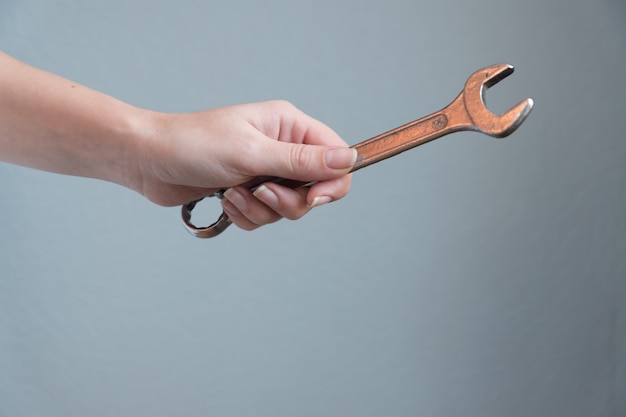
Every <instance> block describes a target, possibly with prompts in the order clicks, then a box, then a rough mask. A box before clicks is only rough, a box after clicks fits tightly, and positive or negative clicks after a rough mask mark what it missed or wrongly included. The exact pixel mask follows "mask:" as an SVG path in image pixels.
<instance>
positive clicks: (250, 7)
mask: <svg viewBox="0 0 626 417" xmlns="http://www.w3.org/2000/svg"><path fill="white" fill-rule="evenodd" d="M625 45H626V6H625V4H624V2H623V1H621V0H612V1H610V0H604V1H602V0H598V1H594V2H583V1H572V0H552V1H545V0H525V1H512V0H504V1H503V0H479V1H465V0H449V1H437V2H434V1H430V2H426V1H424V2H418V1H396V0H386V1H379V2H374V1H365V2H364V1H341V0H340V1H337V0H333V1H328V0H316V1H309V2H306V3H304V2H286V1H277V0H264V1H256V2H255V1H221V2H217V1H192V0H184V1H181V0H179V1H162V0H159V1H154V0H153V1H148V0H139V1H129V0H107V1H99V2H93V1H92V2H89V1H83V0H61V1H47V0H20V1H19V2H18V1H8V0H2V1H1V2H0V48H1V49H2V50H4V51H6V52H7V53H9V54H12V55H14V56H16V57H17V58H19V59H21V60H23V61H26V62H27V63H29V64H32V65H35V66H38V67H41V68H43V69H46V70H48V71H51V72H54V73H57V74H60V75H62V76H64V77H67V78H70V79H72V80H74V81H76V82H80V83H83V84H85V85H87V86H89V87H92V88H94V89H97V90H100V91H103V92H105V93H108V94H111V95H113V96H115V97H118V98H120V99H122V100H124V101H127V102H129V103H131V104H134V105H137V106H142V107H146V108H150V109H155V110H160V111H169V112H184V111H192V110H201V109H205V108H212V107H218V106H223V105H227V104H234V103H242V102H252V101H260V100H267V99H274V98H281V99H287V100H290V101H291V102H293V103H294V104H295V105H296V106H298V107H299V108H301V109H302V110H304V111H305V112H307V113H309V114H311V115H313V116H314V117H317V118H319V119H321V120H322V121H324V122H325V123H327V124H328V125H330V126H331V127H333V128H334V129H335V130H336V131H337V132H338V133H339V134H340V135H342V136H343V137H344V138H345V139H346V141H347V142H349V143H351V144H354V143H357V142H359V141H361V140H363V139H366V138H368V137H371V136H374V135H376V134H378V133H381V132H383V131H386V130H389V129H391V128H394V127H396V126H398V125H400V124H403V123H406V122H408V121H411V120H414V119H416V118H418V117H421V116H423V115H426V114H428V113H430V112H432V111H435V110H437V109H439V108H441V107H443V106H444V105H446V104H448V102H449V101H451V100H452V99H453V98H454V97H455V96H456V94H457V93H458V92H459V91H460V90H461V88H462V86H463V83H464V81H465V79H466V77H467V76H468V75H469V74H470V73H472V72H473V71H474V70H477V69H479V68H481V67H483V66H486V65H490V64H493V63H498V62H509V63H512V64H514V65H515V66H516V69H517V71H516V73H515V74H513V75H512V76H511V77H509V78H507V79H506V80H504V81H503V82H502V83H501V84H499V85H498V86H497V87H494V88H493V89H491V90H490V91H489V93H488V99H489V105H490V108H491V109H492V110H494V111H496V112H498V111H500V112H501V111H504V110H506V109H507V108H508V107H510V106H511V105H513V104H515V103H517V102H518V101H520V100H521V99H523V98H525V97H528V96H530V97H533V98H534V99H535V101H536V107H535V110H534V111H533V113H532V114H531V116H530V117H529V119H528V120H527V122H526V123H525V124H524V125H523V126H522V128H521V129H520V130H519V131H518V132H516V133H515V134H514V135H513V136H511V137H509V138H507V139H504V140H495V139H491V138H487V137H486V136H481V135H478V134H473V133H461V134H457V135H453V136H449V137H446V138H444V139H440V140H439V141H436V142H433V143H431V144H428V145H426V146H424V147H422V148H419V149H417V150H414V151H412V152H409V153H406V154H403V155H401V156H399V157H397V158H394V159H392V160H389V161H385V162H383V163H380V164H378V165H375V166H373V167H371V168H369V169H367V170H364V171H360V172H359V173H357V174H356V175H355V178H354V185H353V188H352V192H351V194H350V195H349V196H348V197H347V198H345V199H344V200H342V201H340V202H338V203H335V204H332V205H329V206H325V207H321V208H319V209H316V210H315V211H314V212H313V213H311V214H310V215H308V216H307V217H306V218H305V219H302V220H301V221H297V222H290V221H286V220H285V221H282V222H279V223H277V224H274V225H271V226H268V227H265V228H263V229H261V230H259V231H256V232H253V233H246V232H243V231H240V230H235V229H230V230H228V232H227V233H225V234H224V235H222V236H220V237H219V238H217V239H214V240H198V239H194V238H192V237H190V236H189V235H188V234H187V233H186V232H185V231H184V230H183V228H182V226H181V224H180V221H179V210H178V208H162V207H158V206H154V205H152V204H151V203H149V202H148V201H147V200H145V199H144V198H143V197H141V196H139V195H135V194H134V193H133V192H131V191H128V190H126V189H123V188H121V187H118V186H116V185H112V184H108V183H103V182H97V181H93V180H88V179H81V178H72V177H63V176H58V175H53V174H47V173H41V172H37V171H33V170H29V169H25V168H20V167H15V166H9V165H6V164H2V165H0V181H1V184H2V186H1V187H0V193H1V197H0V262H1V270H0V276H1V278H0V370H1V371H0V416H2V417H8V416H11V417H19V416H46V417H56V416H59V417H60V416H63V417H74V416H77V417H78V416H80V417H85V416H116V417H123V416H133V417H137V416H225V417H226V416H228V417H247V416H342V417H344V416H372V417H374V416H376V417H379V416H418V415H419V416H423V417H427V416H446V417H447V416H450V417H454V416H459V417H461V416H462V417H468V416H482V417H484V416H494V417H496V416H497V417H500V416H507V417H515V416H532V417H543V416H546V417H548V416H567V417H577V416H585V417H588V416H607V417H608V416H616V417H617V416H624V415H626V404H625V397H626V363H625V358H626V343H625V340H626V337H625V328H626V327H625V326H626V307H625V306H626V303H625V302H624V296H625V295H626V278H625V277H626V256H625V254H626V220H625V219H626V216H624V214H625V212H626V168H625V167H624V165H625V162H626V138H625V133H624V132H625V129H626V122H625V119H626V118H625V117H624V109H625V108H626V81H625V75H626V74H625V70H624V68H626V46H625ZM206 215H207V216H209V215H210V208H209V212H208V213H206ZM207 220H208V217H207Z"/></svg>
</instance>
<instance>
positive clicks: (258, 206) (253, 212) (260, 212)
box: [224, 187, 281, 226]
mask: <svg viewBox="0 0 626 417" xmlns="http://www.w3.org/2000/svg"><path fill="white" fill-rule="evenodd" d="M224 199H225V200H226V201H228V202H229V203H230V204H232V205H233V206H235V208H236V209H237V211H238V213H236V214H238V215H239V217H243V218H245V219H246V220H248V221H249V222H250V223H252V224H255V225H257V226H262V225H265V224H269V223H274V222H276V221H278V220H280V219H281V216H280V214H278V213H277V212H276V211H274V210H272V209H271V208H270V207H268V206H267V205H266V204H264V203H263V202H262V201H260V200H259V199H257V198H255V197H254V196H253V195H252V192H251V191H250V190H248V189H246V188H244V187H233V188H229V189H228V190H227V191H226V192H225V193H224Z"/></svg>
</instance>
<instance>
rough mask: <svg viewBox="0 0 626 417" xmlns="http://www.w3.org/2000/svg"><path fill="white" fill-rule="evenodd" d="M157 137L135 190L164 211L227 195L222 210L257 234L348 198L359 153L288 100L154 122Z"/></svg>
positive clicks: (142, 153) (146, 146)
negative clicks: (292, 183) (253, 185)
mask: <svg viewBox="0 0 626 417" xmlns="http://www.w3.org/2000/svg"><path fill="white" fill-rule="evenodd" d="M150 119H151V120H152V121H151V124H152V125H153V126H154V127H153V128H151V129H147V131H148V132H151V133H150V134H149V135H147V137H146V138H145V139H144V140H143V141H142V144H143V146H140V147H138V148H136V149H138V154H137V155H136V157H137V158H138V160H139V161H141V163H140V165H139V168H140V170H139V171H137V176H136V177H135V178H133V179H132V180H131V181H130V182H129V185H130V187H131V188H134V189H136V190H137V191H139V192H140V193H142V194H143V195H145V196H146V197H147V198H149V199H150V200H152V201H154V202H155V203H157V204H161V205H180V204H184V203H187V202H189V201H192V200H196V199H199V198H201V197H204V196H207V195H210V194H212V193H213V192H215V191H216V190H221V189H227V191H226V193H225V194H224V197H225V198H224V200H223V203H222V204H223V208H224V211H225V212H226V214H228V216H229V217H230V218H231V220H232V221H233V223H235V224H236V225H237V226H239V227H241V228H243V229H246V230H252V229H255V228H257V227H259V226H261V225H264V224H268V223H272V222H275V221H277V220H279V219H280V218H282V217H286V218H288V219H298V218H300V217H302V216H303V215H304V214H306V213H307V212H308V211H309V210H310V209H311V208H312V207H315V206H319V205H321V204H324V203H328V202H331V201H335V200H338V199H340V198H342V197H344V196H345V195H346V194H347V192H348V190H349V188H350V180H351V175H349V174H348V172H349V171H350V169H351V168H352V166H353V165H354V162H355V161H356V151H354V150H353V149H350V148H348V147H347V145H346V143H345V142H344V141H343V140H342V139H341V138H340V137H339V136H338V135H337V134H336V133H335V132H334V131H333V130H331V129H330V128H329V127H327V126H326V125H324V124H323V123H321V122H319V121H317V120H315V119H313V118H311V117H309V116H307V115H306V114H304V113H302V112H301V111H299V110H298V109H296V108H295V107H294V106H293V105H291V104H289V103H287V102H283V101H269V102H263V103H255V104H245V105H238V106H231V107H224V108H219V109H214V110H207V111H203V112H197V113H188V114H161V113H154V114H152V115H151V117H150ZM258 176H276V177H281V178H289V179H294V180H300V181H306V182H308V181H318V182H317V183H316V184H315V185H313V186H311V187H310V188H300V189H295V190H294V189H290V188H286V187H284V186H281V185H278V184H275V183H271V182H269V183H265V184H263V185H261V186H259V187H258V188H257V189H256V190H255V192H254V193H252V192H251V191H250V190H248V189H247V188H245V187H241V186H239V185H240V184H244V183H246V182H248V181H250V180H251V179H253V178H254V177H258Z"/></svg>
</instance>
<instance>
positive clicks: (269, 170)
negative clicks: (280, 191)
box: [248, 141, 357, 181]
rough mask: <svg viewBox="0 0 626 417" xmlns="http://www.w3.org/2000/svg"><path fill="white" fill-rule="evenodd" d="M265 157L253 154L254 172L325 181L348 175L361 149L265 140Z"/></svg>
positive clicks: (263, 148)
mask: <svg viewBox="0 0 626 417" xmlns="http://www.w3.org/2000/svg"><path fill="white" fill-rule="evenodd" d="M259 155H262V157H251V158H249V160H248V161H249V167H250V169H251V171H253V174H254V175H263V174H266V175H273V176H276V177H281V178H289V179H295V180H301V181H324V180H329V179H333V178H337V177H340V176H342V175H346V174H347V173H348V172H349V171H350V170H351V169H352V167H353V166H354V163H355V162H356V159H357V152H356V150H354V149H351V148H346V147H339V148H338V147H330V148H329V147H327V146H320V145H305V144H293V143H285V142H278V141H265V142H264V143H263V145H262V146H260V149H259Z"/></svg>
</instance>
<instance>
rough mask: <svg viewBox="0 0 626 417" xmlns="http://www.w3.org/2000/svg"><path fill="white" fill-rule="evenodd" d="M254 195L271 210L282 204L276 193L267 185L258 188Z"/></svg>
mask: <svg viewBox="0 0 626 417" xmlns="http://www.w3.org/2000/svg"><path fill="white" fill-rule="evenodd" d="M252 194H253V195H254V196H255V197H256V198H258V199H259V200H261V201H262V202H264V203H265V204H267V205H268V206H269V207H271V208H274V209H275V208H278V206H279V204H280V202H279V201H278V196H277V195H276V193H274V191H272V190H270V189H269V188H267V187H266V186H265V185H261V186H260V187H258V188H257V189H256V190H254V192H253V193H252Z"/></svg>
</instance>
